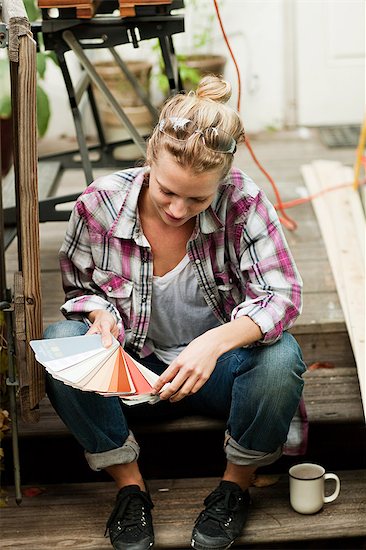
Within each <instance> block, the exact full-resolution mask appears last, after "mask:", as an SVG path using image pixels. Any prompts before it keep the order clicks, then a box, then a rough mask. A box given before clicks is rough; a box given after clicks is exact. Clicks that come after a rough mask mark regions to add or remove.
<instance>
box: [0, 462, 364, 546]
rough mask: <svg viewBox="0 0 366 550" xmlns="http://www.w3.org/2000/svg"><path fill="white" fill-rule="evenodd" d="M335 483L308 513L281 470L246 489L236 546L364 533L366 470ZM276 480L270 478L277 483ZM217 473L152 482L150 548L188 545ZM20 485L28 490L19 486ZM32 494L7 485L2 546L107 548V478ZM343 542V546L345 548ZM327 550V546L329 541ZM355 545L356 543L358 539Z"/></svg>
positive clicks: (110, 498) (110, 492) (110, 497)
mask: <svg viewBox="0 0 366 550" xmlns="http://www.w3.org/2000/svg"><path fill="white" fill-rule="evenodd" d="M336 473H337V474H338V475H339V477H340V480H341V493H340V496H339V497H338V499H337V500H336V501H335V502H333V503H331V504H327V505H325V507H324V509H323V510H322V511H321V512H319V513H317V514H314V515H309V516H305V515H301V514H298V513H296V512H294V511H293V510H292V509H291V507H290V504H289V492H288V478H287V474H286V475H283V476H281V478H280V479H279V480H278V481H277V482H275V484H274V485H271V486H268V487H261V488H257V487H252V488H251V490H250V491H251V497H252V511H251V514H250V516H249V519H248V522H247V525H246V526H245V530H244V532H243V535H242V536H241V537H240V539H238V541H237V543H236V544H237V545H240V544H244V545H245V548H248V545H253V544H254V545H265V544H266V543H276V542H278V543H280V542H281V543H289V542H292V543H293V545H291V548H296V543H297V542H300V541H311V540H312V541H314V540H317V541H319V543H320V542H321V541H324V540H328V541H331V540H332V539H337V538H338V537H342V538H345V539H347V538H353V537H366V522H365V517H366V499H365V498H364V497H365V493H366V475H365V471H364V470H357V471H341V472H336ZM276 479H277V478H273V481H275V480H276ZM217 483H218V479H217V478H206V479H196V478H191V479H174V480H151V481H150V482H148V484H149V488H150V491H151V495H152V499H153V502H154V504H155V508H154V509H153V516H154V526H155V536H156V544H155V546H154V548H157V549H159V548H160V549H163V548H171V549H179V548H189V546H190V537H191V530H192V526H193V523H194V520H195V518H196V517H197V515H198V513H199V512H200V510H201V509H202V502H203V499H204V498H205V497H206V496H207V494H209V493H210V491H211V490H213V489H214V488H215V486H216V485H217ZM23 489H26V488H23ZM42 491H43V492H42V493H41V494H39V495H38V496H34V497H24V498H23V503H22V504H21V505H20V506H17V505H16V504H15V500H14V495H13V489H12V488H10V489H9V490H8V495H9V500H8V505H7V506H6V507H4V508H2V511H1V532H2V544H1V547H2V548H3V549H5V548H17V550H20V549H22V548H28V549H32V550H50V548H65V547H67V548H78V549H83V548H85V549H86V548H88V549H89V550H91V549H95V550H103V549H110V548H111V546H110V543H109V540H108V539H107V538H104V537H103V533H104V528H105V523H106V520H107V518H108V516H109V514H110V512H111V510H112V507H113V502H114V498H115V492H116V490H115V486H114V483H112V482H105V483H99V482H98V483H84V484H62V485H48V486H46V487H43V488H42ZM345 547H346V546H344V548H345ZM329 548H331V546H329ZM358 548H362V546H361V544H360V546H358Z"/></svg>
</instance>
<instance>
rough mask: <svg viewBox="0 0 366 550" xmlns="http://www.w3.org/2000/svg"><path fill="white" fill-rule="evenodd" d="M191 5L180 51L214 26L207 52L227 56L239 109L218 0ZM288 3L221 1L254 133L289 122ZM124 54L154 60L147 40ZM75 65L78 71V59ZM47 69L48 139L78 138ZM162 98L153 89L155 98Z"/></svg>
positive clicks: (178, 40) (59, 83) (57, 80)
mask: <svg viewBox="0 0 366 550" xmlns="http://www.w3.org/2000/svg"><path fill="white" fill-rule="evenodd" d="M191 2H192V0H188V1H187V7H186V10H185V27H186V32H185V33H184V34H183V33H182V34H178V35H175V37H174V44H175V49H176V51H177V53H190V52H192V44H193V39H192V36H193V34H194V33H196V32H199V29H200V28H201V27H202V26H205V25H207V24H208V25H209V26H211V28H212V41H211V42H210V44H207V46H206V48H205V50H206V53H208V52H212V53H220V54H224V55H227V57H228V61H227V66H226V72H225V76H226V78H228V80H230V81H231V82H232V85H233V89H234V93H233V99H232V104H233V105H236V100H237V90H238V87H237V77H236V72H235V68H234V64H233V62H232V61H231V59H230V57H229V52H228V50H227V47H226V44H225V42H224V40H223V38H222V34H221V30H220V28H219V24H218V22H217V20H216V16H215V11H214V5H213V1H211V0H198V1H197V5H195V6H192V5H191ZM284 2H285V0H221V1H219V6H220V11H221V16H222V20H223V24H224V27H225V30H226V31H227V34H228V37H229V40H230V43H231V47H232V50H233V52H234V54H235V57H236V60H237V63H238V65H239V69H240V72H241V80H242V93H241V114H242V117H243V120H244V123H245V127H246V129H247V131H249V132H256V131H259V130H261V129H264V128H268V127H275V128H279V127H281V126H282V124H283V121H284V111H285V98H284V38H283V37H284ZM119 51H120V53H121V55H122V56H123V57H124V59H130V58H136V57H137V58H139V57H142V58H146V57H149V56H151V57H152V58H154V55H153V54H152V53H151V47H150V44H149V43H147V42H144V43H141V48H139V49H138V50H134V49H133V48H132V46H130V45H123V46H121V47H120V48H119ZM197 53H198V52H197ZM203 53H204V50H203ZM96 55H99V56H101V55H106V54H102V53H101V52H99V54H97V53H96V52H93V56H94V57H95V56H96ZM73 65H74V69H75V70H76V71H77V67H76V66H77V63H75V61H74V63H73ZM75 67H76V68H75ZM48 69H49V70H48V72H47V82H46V89H47V91H48V92H49V96H50V99H51V107H52V118H51V122H50V126H49V130H48V133H47V137H50V136H58V135H62V134H66V135H73V134H74V129H73V123H72V117H71V113H70V108H69V105H68V101H67V97H66V90H65V86H64V83H63V80H62V77H61V75H60V74H58V73H57V69H56V68H54V67H52V64H50V65H49V68H48ZM74 72H75V71H74ZM158 95H159V94H158V92H157V91H156V90H155V91H154V90H153V97H158Z"/></svg>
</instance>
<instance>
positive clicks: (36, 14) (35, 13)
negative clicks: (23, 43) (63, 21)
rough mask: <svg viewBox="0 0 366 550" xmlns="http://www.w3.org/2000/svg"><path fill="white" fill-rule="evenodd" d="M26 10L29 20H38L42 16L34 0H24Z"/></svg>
mask: <svg viewBox="0 0 366 550" xmlns="http://www.w3.org/2000/svg"><path fill="white" fill-rule="evenodd" d="M23 3H24V7H25V11H26V12H27V15H28V19H29V21H36V20H37V19H39V18H40V14H41V12H40V10H39V9H38V7H37V3H36V2H35V1H34V0H23Z"/></svg>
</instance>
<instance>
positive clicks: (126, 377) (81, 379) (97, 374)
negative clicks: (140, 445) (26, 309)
mask: <svg viewBox="0 0 366 550" xmlns="http://www.w3.org/2000/svg"><path fill="white" fill-rule="evenodd" d="M30 345H31V347H32V349H33V351H34V353H35V357H36V360H37V361H38V362H39V363H40V364H41V365H43V366H44V367H45V369H46V371H47V372H48V373H49V374H50V375H51V376H52V377H53V378H55V379H56V380H60V381H61V382H63V383H64V384H67V385H69V386H72V387H74V388H77V389H79V390H82V391H92V392H96V393H99V394H101V395H103V396H105V397H111V396H118V397H120V398H121V399H122V401H123V402H124V403H126V404H128V405H134V404H137V403H144V402H149V403H155V402H156V401H159V396H158V395H152V393H151V392H152V386H153V385H154V383H155V382H156V380H157V379H158V378H159V377H158V375H157V374H155V373H154V372H152V371H151V370H150V369H148V368H146V367H144V366H143V365H141V364H140V363H139V362H138V361H136V360H134V359H133V358H132V357H131V356H130V355H129V354H128V353H127V352H126V351H125V350H124V349H123V348H122V347H121V345H120V344H119V342H118V341H117V340H116V339H115V338H113V343H112V345H111V347H109V348H105V347H104V346H103V344H102V338H101V335H100V334H91V335H86V336H73V337H69V338H49V339H45V340H32V341H31V342H30Z"/></svg>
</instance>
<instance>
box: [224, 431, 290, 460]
mask: <svg viewBox="0 0 366 550" xmlns="http://www.w3.org/2000/svg"><path fill="white" fill-rule="evenodd" d="M224 450H225V453H226V458H227V460H228V461H229V462H231V463H232V464H237V465H238V466H256V467H258V468H259V466H268V464H272V463H273V462H276V460H278V459H279V458H280V456H281V455H282V446H281V447H279V448H278V449H277V450H276V451H274V452H273V453H264V452H262V451H253V450H251V449H245V448H244V447H241V446H240V445H239V444H238V443H237V442H236V441H235V439H233V438H232V437H231V435H230V434H229V433H228V432H227V431H226V432H225V442H224Z"/></svg>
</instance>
